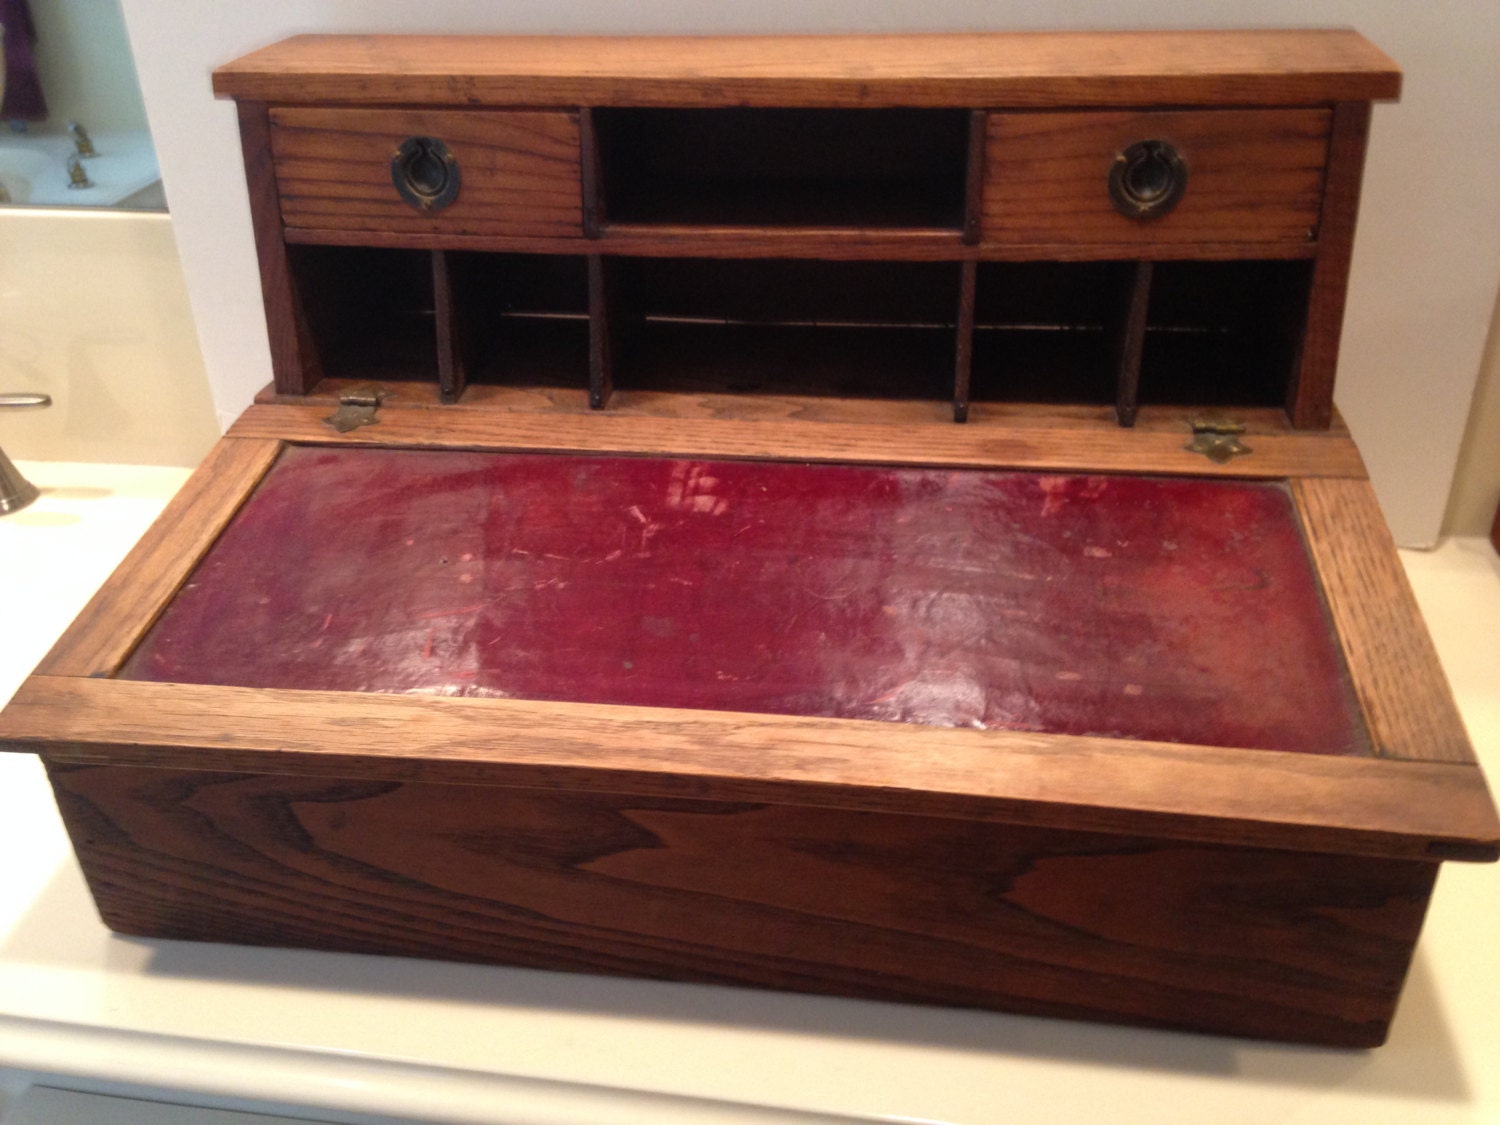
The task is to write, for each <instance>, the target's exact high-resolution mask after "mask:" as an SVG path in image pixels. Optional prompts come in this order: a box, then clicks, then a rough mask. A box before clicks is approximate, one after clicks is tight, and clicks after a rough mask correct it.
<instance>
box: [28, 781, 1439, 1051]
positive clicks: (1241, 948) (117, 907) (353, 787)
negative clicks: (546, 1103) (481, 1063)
mask: <svg viewBox="0 0 1500 1125" xmlns="http://www.w3.org/2000/svg"><path fill="white" fill-rule="evenodd" d="M51 776H52V781H53V784H54V786H55V787H56V792H57V796H58V799H59V802H60V804H61V807H62V810H63V813H64V817H65V820H66V821H67V824H68V828H69V831H70V833H71V834H72V836H73V841H74V846H75V847H76V848H77V849H78V852H79V855H80V857H81V858H82V861H83V865H84V869H85V871H86V872H87V873H88V877H89V881H90V885H91V887H92V889H93V892H94V894H95V896H96V899H97V901H98V904H99V908H100V912H101V914H102V915H103V917H104V919H105V921H106V923H107V924H108V925H110V926H111V927H112V928H114V929H116V930H117V931H119V932H122V933H127V934H133V935H139V936H146V937H154V938H171V939H187V940H211V941H229V942H236V943H240V944H244V943H250V944H259V945H280V946H306V947H313V948H319V949H329V950H336V951H343V952H359V953H380V954H393V955H403V956H424V957H436V958H442V959H450V960H461V961H479V962H491V963H499V964H509V965H521V966H528V967H533V968H545V969H561V970H569V971H579V972H592V973H607V974H624V975H632V976H646V977H657V978H664V979H671V980H686V981H699V982H708V983H720V984H738V985H752V986H757V987H770V988H780V989H791V990H796V991H808V992H822V993H833V994H837V995H847V996H859V997H867V998H872V999H883V1000H901V1001H916V1002H926V1003H937V1004H944V1005H954V1006H963V1007H982V1008H996V1009H1000V1010H1005V1011H1016V1012H1026V1013H1034V1014H1041V1015H1051V1016H1062V1017H1074V1018H1080V1017H1081V1018H1092V1019H1105V1020H1110V1021H1117V1022H1124V1023H1133V1024H1145V1025H1156V1026H1172V1027H1186V1028H1190V1029H1193V1030H1198V1031H1208V1032H1217V1033H1224V1034H1233V1035H1250V1036H1256V1037H1264V1038H1272V1039H1289V1040H1298V1041H1306V1042H1316V1043H1327V1044H1335V1045H1341V1046H1373V1045H1376V1044H1378V1043H1379V1042H1381V1041H1382V1039H1383V1038H1384V1036H1385V1031H1386V1027H1387V1024H1388V1023H1389V1020H1390V1018H1391V1015H1392V1013H1393V1011H1394V1007H1395V1003H1396V997H1397V995H1398V992H1399V989H1400V985H1401V982H1402V979H1403V977H1404V974H1405V972H1406V968H1407V964H1408V961H1409V958H1410V954H1411V950H1412V946H1413V943H1414V942H1415V940H1416V937H1417V933H1418V930H1419V929H1420V925H1421V920H1422V917H1423V914H1424V911H1425V908H1426V903H1427V900H1428V896H1429V893H1430V890H1431V886H1432V880H1433V876H1434V872H1435V866H1434V865H1432V864H1426V863H1420V862H1411V861H1400V860H1372V859H1362V858H1353V857H1332V856H1318V855H1311V854H1306V853H1283V852H1265V851H1256V850H1253V849H1233V848H1221V847H1214V846H1202V845H1191V844H1180V843H1169V842H1165V841H1161V840H1153V839H1149V838H1140V837H1123V836H1100V835H1093V834H1088V833H1073V832H1058V831H1049V830H1045V829H1036V828H1020V827H1015V826H1005V825H994V824H981V823H975V822H965V821H956V820H941V819H933V818H928V817H920V816H902V815H893V814H872V813H861V812H853V811H848V810H829V809H809V808H800V807H795V806H779V805H766V804H758V803H730V802H717V801H705V800H691V799H669V798H643V797H630V796H623V795H620V794H615V793H570V792H547V791H539V790H516V789H496V788H475V787H464V786H444V785H430V784H401V783H395V782H360V781H354V780H347V779H338V778H286V777H274V776H266V775H255V774H233V773H217V772H212V773H210V772H198V771H179V770H159V769H133V768H121V767H108V768H95V767H78V768H67V767H57V766H54V767H53V768H52V769H51Z"/></svg>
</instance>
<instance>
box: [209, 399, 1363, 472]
mask: <svg viewBox="0 0 1500 1125" xmlns="http://www.w3.org/2000/svg"><path fill="white" fill-rule="evenodd" d="M946 406H947V404H941V403H940V404H937V408H938V409H943V408H945V407H946ZM328 413H329V410H328V407H327V406H326V405H316V404H303V405H297V404H281V403H262V404H259V405H255V406H252V407H251V408H250V409H249V410H247V411H246V412H245V413H244V414H243V415H241V416H240V418H239V419H238V420H237V421H236V422H235V424H234V426H233V427H232V428H231V429H230V431H229V433H230V435H231V436H233V437H240V438H257V439H271V438H275V439H280V440H286V441H291V442H303V443H315V444H328V445H400V446H417V447H427V448H453V449H494V450H518V451H519V450H530V451H535V452H543V453H585V454H586V453H604V454H619V455H622V456H674V457H701V458H707V459H711V460H736V459H745V458H785V459H793V460H799V461H819V462H839V463H844V464H882V465H898V464H899V465H928V466H943V467H952V468H1009V469H1040V470H1053V471H1059V472H1071V473H1088V472H1135V473H1162V474H1168V475H1177V476H1185V475H1191V476H1204V477H1241V478H1250V479H1262V480H1264V479H1271V480H1279V479H1284V478H1288V477H1300V476H1336V477H1363V476H1364V471H1365V470H1364V463H1363V461H1362V460H1361V459H1360V456H1359V452H1358V450H1356V449H1355V447H1354V443H1353V441H1351V440H1350V439H1349V438H1348V437H1347V436H1344V435H1340V434H1336V433H1335V434H1329V433H1298V432H1295V431H1286V432H1271V433H1260V434H1255V435H1254V436H1253V437H1250V436H1247V438H1246V443H1247V444H1249V445H1250V447H1251V448H1252V450H1253V453H1252V454H1250V455H1248V456H1244V457H1238V458H1236V459H1234V460H1233V461H1230V462H1229V463H1227V464H1216V463H1215V462H1213V461H1210V460H1209V459H1208V458H1207V457H1204V456H1202V455H1201V454H1197V453H1190V452H1188V451H1187V449H1186V448H1185V446H1186V445H1187V444H1188V442H1189V441H1190V440H1191V438H1192V433H1191V431H1190V430H1189V428H1188V427H1187V426H1186V424H1184V425H1182V427H1181V428H1180V429H1179V428H1176V427H1164V428H1160V429H1158V428H1155V427H1152V426H1144V425H1138V426H1136V427H1135V428H1134V429H1122V428H1120V427H1119V426H1118V425H1116V424H1115V423H1114V422H1113V421H1112V420H1109V421H1104V422H1102V423H1101V424H1097V425H1093V426H1088V427H1079V426H1059V425H1055V424H1053V425H1046V424H1040V423H1032V422H1028V421H1027V420H1026V418H1025V415H1024V414H1023V413H1021V412H1017V416H1018V417H1017V420H1016V421H1014V422H1012V421H1009V420H1000V419H996V418H994V417H993V415H991V413H990V412H989V411H985V410H980V409H978V408H976V409H975V411H974V412H973V413H972V414H971V417H970V421H969V422H968V423H967V424H966V425H962V426H960V425H954V424H953V423H952V422H951V421H947V422H943V421H941V420H939V418H938V417H935V418H934V421H933V424H932V425H911V424H909V423H908V424H894V423H882V422H823V421H809V420H803V419H790V420H788V419H774V420H772V419H765V420H748V419H742V418H725V417H690V418H689V417H665V416H653V415H646V414H627V413H623V412H614V411H608V410H605V411H595V412H592V413H588V412H582V411H580V412H579V413H576V414H570V413H562V412H556V413H532V412H529V411H524V410H478V409H475V410H465V409H448V410H443V411H433V410H428V409H422V408H417V409H408V408H402V407H385V408H382V411H381V414H380V421H379V422H378V423H377V424H376V425H373V426H364V427H361V428H360V429H357V430H353V431H350V432H349V433H347V434H339V433H335V432H334V431H333V430H332V429H330V428H329V427H328V426H326V425H325V424H324V422H323V419H324V418H326V417H327V415H328Z"/></svg>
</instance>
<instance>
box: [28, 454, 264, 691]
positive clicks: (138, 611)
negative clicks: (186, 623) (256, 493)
mask: <svg viewBox="0 0 1500 1125" xmlns="http://www.w3.org/2000/svg"><path fill="white" fill-rule="evenodd" d="M280 452H281V442H280V441H279V440H277V439H275V438H251V439H242V438H225V439H222V440H220V441H219V442H218V444H216V445H215V446H214V447H213V448H212V449H211V450H209V453H208V456H207V457H206V458H204V460H203V463H202V464H200V465H199V466H198V468H197V470H196V471H195V472H194V473H193V475H192V476H191V477H189V478H188V480H187V483H186V484H184V485H183V486H182V488H181V489H180V490H179V491H178V493H177V494H176V495H175V496H173V497H172V499H171V501H170V502H168V504H167V506H166V508H165V510H163V512H162V514H161V515H160V516H159V517H158V518H157V520H156V522H155V523H153V524H152V525H151V527H150V528H149V529H148V530H147V532H146V534H145V535H143V536H142V537H141V540H140V542H138V543H137V544H136V545H135V547H134V548H132V549H131V552H130V554H128V555H126V556H125V561H124V562H122V563H121V564H120V565H119V566H118V567H117V568H115V571H114V573H113V574H111V575H110V576H109V577H108V578H107V579H105V582H104V585H103V586H101V587H100V588H99V592H98V593H97V594H95V595H94V596H93V598H92V599H90V601H89V604H88V605H87V606H85V607H84V610H83V612H82V613H80V614H79V615H78V617H77V618H76V619H74V621H73V623H72V624H71V625H69V626H68V628H67V630H66V631H65V632H64V633H63V635H62V637H61V638H59V640H58V642H57V644H55V645H54V646H53V647H52V650H51V651H50V652H49V653H48V654H47V655H46V656H45V657H43V658H42V662H41V663H40V664H39V665H38V666H37V671H38V673H43V674H47V675H54V676H108V675H110V674H111V673H113V672H114V670H115V669H116V668H117V667H119V665H120V663H121V662H122V661H123V660H124V659H125V657H126V656H128V655H129V654H130V650H131V649H132V648H134V647H135V645H136V642H137V641H139V640H140V638H141V636H142V635H143V634H144V633H145V632H146V630H147V629H149V628H150V627H151V623H152V622H153V621H155V620H156V617H157V615H158V614H159V613H160V612H161V611H162V610H163V609H164V608H165V607H166V605H167V603H168V602H169V601H170V600H171V599H172V596H173V595H174V594H175V593H176V592H177V589H178V587H180V586H181V585H182V583H183V582H185V581H186V580H187V577H188V575H189V574H191V573H192V570H193V567H194V566H196V565H197V562H198V559H199V557H200V556H201V555H202V554H203V552H204V551H206V550H208V548H209V546H211V545H212V543H213V541H214V539H215V537H217V535H218V534H219V531H220V530H221V529H222V528H223V526H224V524H225V523H227V522H228V521H229V518H230V517H231V516H232V515H234V513H235V511H236V509H238V508H239V506H240V505H241V504H242V503H244V501H245V498H246V497H248V496H249V495H250V493H251V491H252V490H253V489H254V488H255V486H256V484H257V483H258V482H259V481H260V479H261V477H262V476H264V475H265V473H266V471H267V470H268V469H269V468H270V467H271V464H272V462H274V461H275V460H276V457H277V454H279V453H280Z"/></svg>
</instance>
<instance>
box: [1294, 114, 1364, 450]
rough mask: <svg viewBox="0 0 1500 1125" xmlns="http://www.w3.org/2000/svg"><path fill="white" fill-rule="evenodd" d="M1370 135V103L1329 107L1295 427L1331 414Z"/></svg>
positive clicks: (1315, 423)
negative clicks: (1329, 132) (1325, 161)
mask: <svg viewBox="0 0 1500 1125" xmlns="http://www.w3.org/2000/svg"><path fill="white" fill-rule="evenodd" d="M1369 132H1370V106H1369V103H1367V102H1343V103H1340V104H1339V105H1337V106H1335V107H1334V110H1333V132H1332V136H1331V137H1330V139H1329V145H1328V176H1327V181H1326V183H1325V186H1324V189H1323V204H1322V212H1321V215H1320V216H1319V219H1318V256H1317V259H1316V260H1315V261H1314V262H1313V275H1312V287H1311V291H1310V292H1309V294H1308V298H1307V322H1306V327H1305V328H1304V330H1303V336H1302V346H1301V349H1300V352H1299V355H1298V359H1297V366H1296V371H1295V373H1294V376H1293V378H1292V381H1291V384H1290V386H1289V388H1288V394H1287V413H1288V414H1290V415H1291V418H1292V423H1293V424H1294V425H1296V426H1300V427H1307V428H1313V429H1316V428H1320V427H1322V426H1326V425H1327V424H1328V420H1329V418H1330V417H1331V414H1332V410H1333V383H1334V376H1335V375H1336V374H1337V370H1338V360H1339V339H1340V336H1341V335H1342V333H1343V328H1344V304H1345V301H1346V299H1347V297H1348V289H1349V263H1350V259H1351V258H1352V256H1353V252H1354V224H1355V220H1356V219H1357V218H1358V215H1359V189H1360V181H1361V179H1362V177H1363V175H1364V167H1365V141H1366V139H1367V137H1368V136H1369Z"/></svg>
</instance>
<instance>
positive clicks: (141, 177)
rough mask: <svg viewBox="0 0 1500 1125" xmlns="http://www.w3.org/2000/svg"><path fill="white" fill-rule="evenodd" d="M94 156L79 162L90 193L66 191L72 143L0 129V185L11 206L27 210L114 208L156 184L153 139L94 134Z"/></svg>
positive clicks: (140, 134)
mask: <svg viewBox="0 0 1500 1125" xmlns="http://www.w3.org/2000/svg"><path fill="white" fill-rule="evenodd" d="M93 141H94V148H95V149H96V150H97V152H98V155H97V156H92V157H89V158H88V159H86V160H84V161H83V169H84V171H85V172H87V173H88V177H89V179H90V180H91V181H92V182H93V186H92V187H86V188H74V187H69V186H68V156H69V155H70V154H71V153H72V152H73V151H74V148H73V138H72V137H71V136H69V135H68V134H66V133H59V132H52V131H47V132H42V131H36V132H27V133H13V132H11V131H10V129H9V127H8V126H0V185H3V186H4V188H5V190H6V191H7V192H8V193H9V194H10V201H11V202H12V203H19V204H22V205H24V206H27V207H54V206H71V207H113V206H115V205H117V204H120V203H123V202H124V201H126V200H127V199H130V198H131V197H132V196H135V195H138V194H140V193H141V192H144V191H145V189H147V188H149V187H151V186H152V185H153V184H155V183H156V182H157V181H158V180H159V179H160V178H161V173H160V172H159V171H158V170H157V167H156V150H155V149H154V148H152V146H151V135H150V134H149V133H147V132H145V131H144V130H137V131H134V132H108V131H106V132H100V133H95V134H93Z"/></svg>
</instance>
